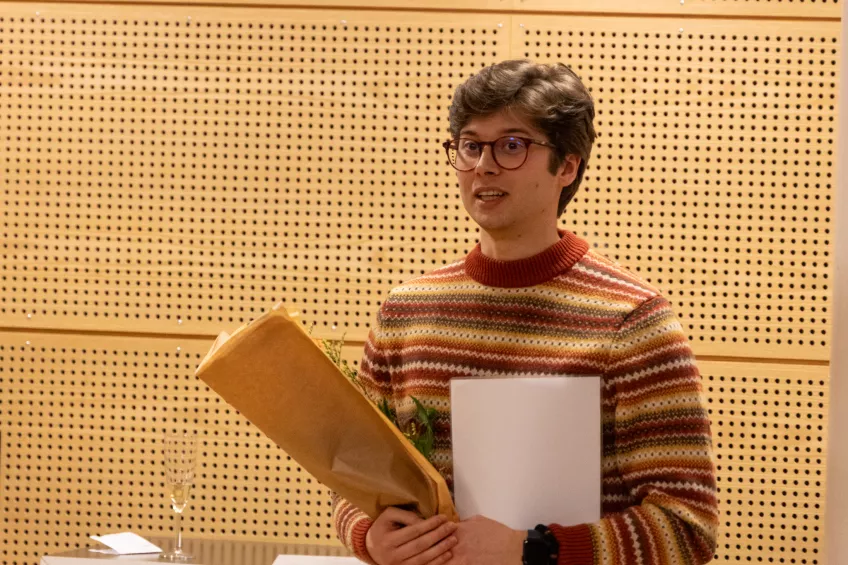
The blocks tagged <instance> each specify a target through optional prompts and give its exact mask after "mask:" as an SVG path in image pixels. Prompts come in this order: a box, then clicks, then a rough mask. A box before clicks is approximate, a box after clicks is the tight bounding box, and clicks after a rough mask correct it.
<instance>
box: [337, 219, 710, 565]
mask: <svg viewBox="0 0 848 565" xmlns="http://www.w3.org/2000/svg"><path fill="white" fill-rule="evenodd" d="M581 374H582V375H601V376H602V383H603V387H602V395H601V396H602V406H601V414H602V428H603V429H602V430H599V432H600V433H602V443H603V458H602V493H601V494H602V518H601V520H600V521H599V522H596V523H591V524H580V525H572V526H569V527H562V526H559V525H556V524H551V525H550V528H551V529H552V531H553V532H554V535H555V536H556V537H557V539H558V540H559V543H560V558H559V564H560V565H590V564H591V565H601V564H603V565H607V564H609V565H631V564H632V565H689V564H701V563H706V562H707V561H709V560H710V559H712V556H713V551H714V549H715V540H716V531H717V527H718V507H717V499H716V479H715V467H714V464H713V458H712V439H711V433H710V424H709V419H708V415H707V410H706V408H705V403H704V400H703V395H702V388H701V377H700V375H699V373H698V370H697V368H696V366H695V360H694V357H693V355H692V352H691V350H690V348H689V344H688V343H687V340H686V336H685V335H684V333H683V331H682V329H681V325H680V322H679V321H678V320H677V318H676V317H675V315H674V313H673V312H672V309H671V307H670V306H669V303H668V302H667V301H666V300H665V299H664V298H663V297H662V296H660V294H659V293H658V291H657V290H656V289H655V288H653V287H651V286H650V285H648V284H647V283H646V282H644V281H642V280H641V279H639V278H638V277H637V276H635V275H633V274H632V273H629V272H628V271H626V270H624V269H623V268H621V267H619V266H618V265H616V264H615V263H613V262H611V261H610V260H608V259H606V258H604V257H602V256H600V255H598V254H596V253H595V252H593V251H591V250H589V249H588V245H587V244H586V242H584V241H583V240H581V239H579V238H577V237H576V236H575V235H573V234H571V233H569V232H561V239H560V241H559V243H557V244H555V245H554V246H552V247H551V248H549V249H547V250H546V251H544V252H542V253H540V254H539V255H536V256H534V257H530V258H527V259H522V260H518V261H497V260H493V259H490V258H488V257H486V256H484V255H483V254H482V252H481V250H480V246H479V245H477V247H476V248H475V249H474V250H473V251H472V252H471V253H470V254H469V255H468V256H467V257H465V258H464V259H462V260H459V261H457V262H455V263H452V264H450V265H447V266H444V267H442V268H439V269H436V270H435V271H433V272H431V273H429V274H427V275H424V276H421V277H418V278H416V279H414V280H412V281H409V282H407V283H405V284H403V285H401V286H399V287H397V288H395V289H393V290H392V291H391V292H390V293H389V296H388V298H387V299H386V300H385V301H384V303H383V305H382V306H381V308H380V310H379V313H378V315H377V320H376V324H375V325H374V326H373V327H372V328H371V331H370V332H369V337H368V341H367V342H366V345H365V352H364V356H363V359H362V363H361V366H360V375H361V378H362V381H363V383H365V385H366V386H367V390H368V391H369V394H370V395H371V396H372V397H373V398H374V399H379V398H386V399H387V400H388V401H389V402H390V403H391V404H392V405H393V406H394V408H395V409H396V410H397V412H398V419H399V421H400V424H401V426H403V425H404V424H405V422H408V421H409V419H410V418H411V417H412V416H413V413H414V406H413V403H412V401H411V400H410V397H411V396H415V397H417V398H418V399H419V400H420V401H422V403H423V404H424V405H425V406H428V407H435V408H437V409H438V410H439V415H440V417H439V418H438V419H437V425H436V443H435V448H434V452H433V455H432V456H431V461H432V462H433V464H434V465H435V466H436V468H437V469H439V471H440V472H441V473H442V475H443V476H444V477H445V479H446V481H447V483H448V486H449V487H450V488H451V490H452V489H453V470H452V462H451V433H450V406H449V400H450V388H449V384H448V383H449V381H450V379H451V377H453V376H469V375H480V376H502V375H581ZM333 521H334V524H335V526H336V530H337V533H338V535H339V538H340V539H341V540H342V542H343V543H344V544H345V545H346V546H347V547H348V548H349V549H350V550H352V551H353V552H354V553H355V554H356V555H357V556H358V557H359V558H360V559H362V560H364V561H367V562H371V560H370V557H369V555H368V551H367V549H366V547H365V535H366V533H367V531H368V528H369V527H370V525H371V520H370V519H369V518H368V517H367V516H366V515H365V514H364V513H362V512H361V511H360V510H358V509H357V508H354V507H353V506H352V505H350V504H349V503H348V502H347V501H345V500H344V499H341V498H340V497H338V496H337V495H333Z"/></svg>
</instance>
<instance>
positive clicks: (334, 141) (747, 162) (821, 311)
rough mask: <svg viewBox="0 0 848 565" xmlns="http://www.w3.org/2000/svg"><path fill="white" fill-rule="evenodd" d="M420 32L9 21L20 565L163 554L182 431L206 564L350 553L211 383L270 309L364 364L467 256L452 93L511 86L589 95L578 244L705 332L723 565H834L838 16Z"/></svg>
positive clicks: (392, 24) (142, 18)
mask: <svg viewBox="0 0 848 565" xmlns="http://www.w3.org/2000/svg"><path fill="white" fill-rule="evenodd" d="M387 1H388V0H387ZM187 4H190V3H189V2H187ZM334 4H335V5H337V6H341V5H345V4H344V2H334ZM350 5H351V6H353V5H354V3H353V0H351V3H350ZM389 5H390V4H388V3H380V2H379V1H375V2H373V3H371V7H372V8H373V7H385V6H389ZM414 6H419V7H427V8H431V10H430V11H418V12H416V11H411V10H405V11H397V12H392V11H385V10H369V11H356V10H353V9H329V10H321V9H315V10H302V9H271V8H270V7H269V8H257V7H256V6H255V5H254V6H253V7H250V8H245V7H235V6H234V7H232V8H222V7H209V6H192V5H187V6H174V5H169V6H164V5H163V6H158V7H156V8H150V7H141V6H130V5H120V4H116V5H97V6H94V5H74V4H24V3H4V4H3V9H2V10H0V469H2V471H0V505H1V506H0V508H1V510H0V513H2V514H0V522H1V523H0V532H1V533H0V551H2V561H3V563H14V564H24V563H26V564H34V563H36V562H37V560H38V557H39V556H40V555H42V554H44V553H46V552H52V551H56V550H59V549H64V548H67V547H76V546H78V545H80V544H83V543H85V540H86V537H87V536H88V535H90V534H97V533H105V532H108V531H118V530H120V529H133V530H136V531H139V532H141V533H152V534H162V535H167V534H169V533H170V531H171V519H170V514H169V511H168V508H167V506H166V501H165V492H164V490H163V486H162V480H163V476H164V475H163V473H162V470H161V458H160V454H159V453H158V452H157V451H156V446H157V443H156V442H157V441H158V438H159V437H160V435H161V433H162V432H163V431H164V429H166V428H168V427H193V428H196V429H197V430H198V431H199V432H200V433H201V436H202V438H203V442H204V444H203V446H202V455H201V464H202V469H201V476H200V480H199V482H198V488H197V491H196V498H195V500H194V502H193V503H192V505H191V507H190V510H189V511H188V514H187V515H186V527H187V529H188V535H190V536H196V537H215V538H235V539H252V540H287V539H292V540H296V541H306V542H308V543H336V542H335V540H334V536H333V534H332V530H331V526H330V521H329V506H328V504H327V502H328V501H327V497H326V491H325V489H323V487H321V486H320V485H318V484H317V483H315V481H314V480H313V479H311V478H310V477H308V476H307V475H305V474H304V473H303V472H302V471H301V470H299V468H298V467H297V465H296V464H294V463H293V462H291V461H289V460H288V458H287V457H286V455H285V454H284V453H282V452H280V451H279V450H277V449H276V448H275V447H273V446H272V445H271V444H270V442H268V441H267V440H266V439H265V438H264V437H263V436H262V435H261V434H259V433H258V432H256V430H255V429H253V428H252V427H251V426H250V425H249V424H248V423H247V422H246V421H244V420H243V419H241V418H240V417H239V416H238V415H236V414H235V413H234V412H233V411H232V410H230V409H229V408H227V407H226V406H225V405H224V404H223V403H222V402H221V401H220V400H219V399H218V398H217V396H216V395H214V394H213V393H211V392H210V391H208V390H207V389H206V388H205V387H204V386H203V385H202V383H199V382H197V381H196V380H195V379H194V378H193V376H192V374H193V370H194V367H195V366H196V364H197V363H198V362H199V360H200V358H201V356H202V355H203V354H204V353H205V352H206V351H207V349H208V347H209V346H210V345H211V341H212V340H213V339H214V336H215V335H216V334H217V333H218V332H219V331H221V330H225V329H226V330H232V329H234V328H236V327H237V326H238V325H240V324H241V323H243V322H244V321H247V320H249V319H252V318H254V317H255V316H257V315H258V314H260V313H261V312H263V311H265V310H266V309H267V308H269V307H270V306H271V305H272V304H274V303H275V302H277V301H278V300H285V301H286V302H287V303H288V304H289V305H290V306H292V307H295V308H297V309H299V310H300V311H301V312H303V313H304V317H305V318H306V320H307V322H309V323H312V322H314V323H315V324H316V326H315V332H316V333H317V334H319V335H326V336H336V337H340V336H341V335H343V334H344V335H345V336H346V338H347V339H348V341H349V346H348V347H347V348H346V350H345V355H346V356H347V358H348V359H349V360H350V361H356V360H358V358H359V356H360V353H361V342H362V340H363V339H364V337H365V335H366V331H367V327H368V325H369V323H370V322H371V320H372V319H373V316H374V314H375V313H376V310H377V308H378V306H379V303H380V300H381V299H382V297H383V296H384V294H385V293H386V292H387V291H388V289H389V288H390V287H391V286H393V285H395V284H398V283H400V282H401V281H403V280H406V279H408V278H410V277H412V276H415V275H416V274H418V273H421V272H424V271H427V270H430V269H432V268H433V267H435V266H438V265H441V264H442V263H444V262H445V261H448V260H450V259H453V258H454V257H456V256H459V255H462V254H464V253H465V252H466V251H467V250H468V249H470V248H471V246H473V244H474V243H475V242H476V239H477V234H476V230H475V228H474V225H473V224H472V223H471V222H470V221H469V220H468V219H467V218H466V216H465V212H464V210H463V209H462V206H461V203H460V201H459V198H458V196H457V194H456V188H455V179H454V176H453V174H452V172H451V170H450V169H449V167H448V166H447V164H446V163H444V160H443V153H442V150H441V148H440V147H439V142H440V141H442V140H444V139H445V138H446V136H447V118H446V111H447V107H448V105H449V103H450V95H451V93H452V91H453V89H454V88H455V86H456V85H457V84H458V83H459V82H460V81H462V80H463V79H464V78H465V77H467V76H468V75H469V74H470V73H472V72H474V70H476V69H479V68H480V67H482V66H484V65H487V64H490V63H493V62H496V61H499V60H503V59H506V58H509V57H530V58H534V59H537V60H542V61H546V60H562V61H565V62H568V63H569V64H571V66H572V67H573V68H575V69H576V70H577V72H578V73H579V74H580V75H581V76H582V77H583V79H584V80H585V81H586V83H587V84H588V85H589V87H590V89H591V90H592V92H593V94H594V96H595V98H596V102H597V110H598V112H597V119H596V126H597V128H598V131H599V138H598V141H597V143H596V146H595V149H594V152H593V157H592V161H591V164H590V167H589V169H588V171H587V176H586V179H585V182H584V185H583V188H582V190H581V192H580V193H579V194H578V197H577V199H576V201H575V202H574V203H573V204H572V206H571V207H570V208H569V211H568V213H567V214H566V215H565V216H564V218H563V222H562V225H563V226H564V227H566V228H569V229H572V230H573V231H575V232H577V233H578V234H580V235H581V236H583V237H585V238H587V239H588V240H589V241H590V242H591V243H592V244H593V245H594V246H595V247H596V248H597V249H598V250H599V251H601V252H603V253H606V254H607V255H609V256H611V257H613V258H615V259H616V260H618V261H619V262H621V263H622V264H624V265H626V266H628V267H631V268H632V269H634V270H636V271H638V272H639V273H640V274H641V275H643V276H644V277H645V278H647V279H648V280H650V281H652V282H653V283H654V284H656V285H657V286H659V287H660V288H661V289H662V290H663V292H664V293H665V294H666V295H667V296H668V297H669V298H670V299H671V300H672V301H673V302H674V304H675V309H676V311H677V312H678V314H679V315H680V317H681V319H682V320H683V323H684V325H685V326H686V327H687V328H688V331H689V335H690V339H691V341H692V344H693V346H694V348H695V351H696V353H697V354H698V356H699V357H700V358H701V359H702V361H701V363H700V366H701V369H702V373H703V374H704V376H705V387H706V388H707V395H708V399H709V401H710V407H711V410H712V415H713V422H714V426H715V427H714V432H715V434H716V447H717V454H718V456H719V460H718V463H719V473H720V488H721V509H722V532H721V539H720V544H719V548H718V558H717V561H718V562H720V563H738V562H748V561H752V560H759V561H762V562H774V563H799V564H817V563H820V558H819V554H818V552H819V550H820V548H821V536H820V528H821V518H822V515H821V509H820V507H819V504H820V501H821V499H822V498H823V489H824V486H825V484H824V477H823V475H822V472H823V469H824V463H823V458H824V456H825V454H824V453H823V449H824V444H825V443H824V442H825V438H824V436H823V430H824V425H825V420H826V415H827V398H826V395H825V394H826V384H827V366H826V360H827V356H828V350H829V347H830V341H829V332H828V329H829V326H830V312H829V303H830V295H831V291H832V289H831V288H830V280H831V279H830V276H831V269H832V266H831V264H830V249H831V245H832V241H831V206H832V192H833V187H832V183H833V174H834V162H833V150H834V144H835V132H834V130H835V123H836V113H837V109H836V107H835V100H836V88H837V82H838V77H837V76H836V68H837V65H836V62H837V60H838V51H839V48H840V38H839V35H838V25H839V24H838V22H837V21H836V20H835V19H834V18H833V16H834V15H835V14H836V11H837V9H834V7H835V6H838V4H837V3H836V2H775V1H762V2H754V1H747V2H725V1H706V0H704V1H701V2H696V1H690V0H686V2H684V4H682V5H680V4H678V3H677V2H672V3H670V4H669V3H662V4H661V5H660V3H658V2H652V1H649V2H646V3H639V5H638V6H636V5H633V4H623V3H612V2H610V3H606V2H601V3H597V4H593V8H592V9H593V10H596V9H597V10H598V11H609V12H610V13H609V14H607V15H604V16H590V15H580V14H567V13H566V12H570V11H579V10H585V6H572V5H571V4H570V3H569V2H568V1H566V2H562V3H559V2H558V3H556V4H552V3H545V0H524V1H522V0H505V1H504V2H495V1H494V0H490V1H489V2H488V3H480V4H477V5H475V6H474V7H473V8H472V6H471V4H468V3H462V2H452V3H451V6H444V5H442V4H438V3H433V4H427V5H426V6H425V5H424V4H423V3H419V4H406V3H404V6H403V7H406V8H409V7H414ZM443 8H444V10H443ZM448 9H452V10H453V11H447V10H448ZM472 9H473V10H475V12H473V13H472V12H470V11H464V10H472ZM524 10H528V11H529V10H539V11H546V10H550V11H551V13H544V14H542V13H534V14H532V15H528V14H525V13H523V12H522V11H524ZM637 10H639V11H641V10H646V11H648V12H652V13H655V14H664V15H665V16H666V17H657V18H653V17H641V18H635V17H629V16H627V17H625V16H622V15H621V14H620V13H621V12H633V11H637ZM616 12H618V13H619V15H616ZM669 14H679V15H680V16H681V17H680V18H673V17H668V15H669ZM696 14H706V15H709V16H710V17H709V18H696V17H691V16H693V15H696ZM722 14H724V15H731V16H733V17H731V18H723V17H718V16H720V15H722ZM758 14H760V15H768V16H769V18H766V19H750V20H749V19H744V17H745V16H753V15H758ZM683 16H689V17H683ZM783 18H787V19H786V21H784V20H783ZM177 348H180V349H179V351H178V350H177ZM719 357H720V358H729V359H733V360H734V361H733V362H722V363H720V362H718V361H716V359H718V358H719ZM704 358H706V360H705V359H704ZM710 359H712V361H711V360H710ZM759 561H758V562H759Z"/></svg>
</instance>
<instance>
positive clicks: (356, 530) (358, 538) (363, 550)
mask: <svg viewBox="0 0 848 565" xmlns="http://www.w3.org/2000/svg"><path fill="white" fill-rule="evenodd" d="M373 523H374V521H373V520H371V518H363V519H362V520H360V521H358V522H357V523H356V525H354V526H353V530H352V531H351V533H350V545H351V548H352V549H353V553H354V555H356V557H357V558H358V559H359V560H360V561H364V562H366V563H371V564H372V565H376V563H375V562H374V560H373V559H371V554H370V553H368V547H367V546H366V545H365V536H367V535H368V530H370V529H371V524H373Z"/></svg>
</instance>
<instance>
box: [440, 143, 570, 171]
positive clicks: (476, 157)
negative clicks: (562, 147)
mask: <svg viewBox="0 0 848 565" xmlns="http://www.w3.org/2000/svg"><path fill="white" fill-rule="evenodd" d="M534 143H535V144H536V145H542V146H544V147H554V145H552V144H550V143H548V142H547V141H537V140H535V139H529V138H527V137H515V136H514V135H507V136H504V137H501V138H499V139H496V140H494V141H478V140H476V139H468V138H464V137H459V138H457V139H451V140H450V141H445V142H444V143H443V144H442V147H444V148H445V151H446V152H447V154H448V163H450V164H451V166H452V167H453V168H454V169H456V170H457V171H461V172H466V171H470V170H471V169H473V168H475V167H476V166H477V164H478V163H479V162H480V158H481V157H482V156H483V150H484V149H485V147H486V146H487V145H491V146H492V158H493V159H494V160H495V163H497V165H498V166H499V167H500V168H502V169H505V170H507V171H512V170H515V169H517V168H519V167H520V166H521V165H523V164H524V162H525V161H527V153H528V149H529V148H530V145H532V144H534Z"/></svg>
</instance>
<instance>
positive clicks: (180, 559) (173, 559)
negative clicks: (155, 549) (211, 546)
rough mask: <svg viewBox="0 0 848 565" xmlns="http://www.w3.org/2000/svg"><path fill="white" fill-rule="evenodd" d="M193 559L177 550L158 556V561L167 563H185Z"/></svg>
mask: <svg viewBox="0 0 848 565" xmlns="http://www.w3.org/2000/svg"><path fill="white" fill-rule="evenodd" d="M192 559H194V557H192V556H191V555H189V554H187V553H184V552H182V551H179V550H174V551H170V552H168V553H162V554H160V555H159V561H168V562H169V563H185V562H186V561H191V560H192Z"/></svg>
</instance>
